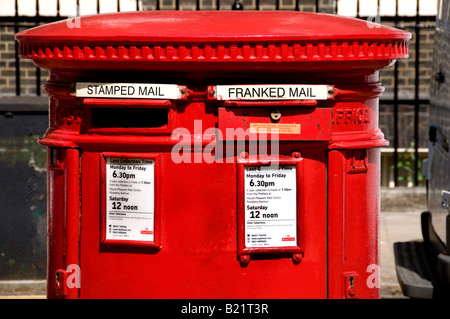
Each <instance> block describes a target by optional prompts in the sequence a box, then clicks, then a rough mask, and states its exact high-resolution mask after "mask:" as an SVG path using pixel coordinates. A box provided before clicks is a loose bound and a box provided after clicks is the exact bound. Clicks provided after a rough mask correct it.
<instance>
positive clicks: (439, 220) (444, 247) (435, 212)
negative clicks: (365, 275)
mask: <svg viewBox="0 0 450 319" xmlns="http://www.w3.org/2000/svg"><path fill="white" fill-rule="evenodd" d="M432 74H434V80H433V81H432V83H431V92H430V114H429V119H430V120H429V121H430V122H429V143H428V145H429V152H428V159H426V160H425V161H424V162H423V164H422V174H423V175H424V176H426V178H427V201H428V211H426V212H423V213H422V215H421V224H422V225H421V226H422V236H423V241H412V242H397V243H394V255H395V263H396V270H397V277H398V281H399V283H400V286H401V288H402V291H403V294H404V295H405V296H408V297H411V298H429V299H431V298H433V299H434V298H436V299H439V298H449V297H450V214H449V209H450V1H447V0H440V1H439V6H438V15H437V21H436V38H435V48H434V58H433V70H432Z"/></svg>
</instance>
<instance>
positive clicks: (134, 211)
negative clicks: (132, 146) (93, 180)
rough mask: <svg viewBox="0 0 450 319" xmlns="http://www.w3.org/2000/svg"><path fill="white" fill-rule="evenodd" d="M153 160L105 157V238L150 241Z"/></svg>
mask: <svg viewBox="0 0 450 319" xmlns="http://www.w3.org/2000/svg"><path fill="white" fill-rule="evenodd" d="M154 213H155V161H154V160H153V159H138V158H107V159H106V239H119V240H137V241H153V240H154Z"/></svg>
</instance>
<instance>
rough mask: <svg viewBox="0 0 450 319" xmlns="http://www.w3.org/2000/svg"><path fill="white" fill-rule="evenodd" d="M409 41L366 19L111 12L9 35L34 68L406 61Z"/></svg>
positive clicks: (279, 13) (297, 14) (279, 14)
mask: <svg viewBox="0 0 450 319" xmlns="http://www.w3.org/2000/svg"><path fill="white" fill-rule="evenodd" d="M410 38H411V34H410V33H408V32H406V31H402V30H398V29H395V28H392V27H387V26H382V25H379V24H374V23H372V22H368V21H365V20H359V19H355V18H348V17H341V16H336V15H330V14H321V13H307V12H294V11H259V12H258V11H142V12H127V13H112V14H101V15H92V16H84V17H77V18H74V19H69V20H64V21H59V22H55V23H50V24H47V25H44V26H40V27H36V28H33V29H28V30H25V31H22V32H20V33H18V34H17V35H16V39H17V40H18V42H19V44H20V55H21V57H23V58H31V59H33V60H35V62H38V61H42V60H53V61H69V60H72V61H74V60H77V61H78V60H83V61H86V60H89V61H95V60H98V61H139V62H140V63H142V62H145V61H147V62H162V61H163V62H167V61H174V62H311V61H356V60H366V61H367V60H393V59H398V58H406V57H408V40H409V39H410ZM37 64H38V65H39V63H37ZM44 64H45V63H44ZM45 66H51V65H49V64H45V65H44V67H45ZM53 66H54V67H57V66H61V65H60V64H59V65H53ZM62 67H64V66H62Z"/></svg>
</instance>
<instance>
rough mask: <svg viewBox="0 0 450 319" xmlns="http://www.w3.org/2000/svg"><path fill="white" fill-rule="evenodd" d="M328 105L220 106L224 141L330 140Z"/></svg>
mask: <svg viewBox="0 0 450 319" xmlns="http://www.w3.org/2000/svg"><path fill="white" fill-rule="evenodd" d="M331 122H332V117H331V109H328V108H303V109H297V108H276V107H272V108H254V107H251V108H250V107H249V108H233V107H230V108H228V107H220V108H219V125H218V126H219V131H220V132H221V133H222V136H220V137H219V138H222V139H224V140H249V139H252V138H255V139H256V138H257V139H265V138H267V139H273V138H278V139H280V140H292V141H293V140H305V141H328V140H330V139H331Z"/></svg>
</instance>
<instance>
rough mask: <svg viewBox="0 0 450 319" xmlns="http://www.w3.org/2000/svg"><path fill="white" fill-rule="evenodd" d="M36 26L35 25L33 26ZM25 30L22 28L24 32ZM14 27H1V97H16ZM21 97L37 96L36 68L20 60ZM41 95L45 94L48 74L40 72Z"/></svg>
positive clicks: (28, 61) (28, 62) (44, 71)
mask: <svg viewBox="0 0 450 319" xmlns="http://www.w3.org/2000/svg"><path fill="white" fill-rule="evenodd" d="M32 26H34V25H32ZM22 29H24V28H20V29H19V30H22ZM14 34H15V30H14V26H13V25H6V26H5V25H0V97H1V96H15V95H16V51H15V45H16V44H15V40H14ZM19 63H20V95H22V96H34V95H37V87H36V66H35V65H34V64H33V62H31V60H25V59H20V60H19ZM40 73H41V76H40V79H41V82H40V83H41V85H40V87H39V91H40V94H41V95H42V94H44V92H43V89H42V86H43V85H44V84H45V82H46V81H47V77H48V72H47V71H46V70H40Z"/></svg>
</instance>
